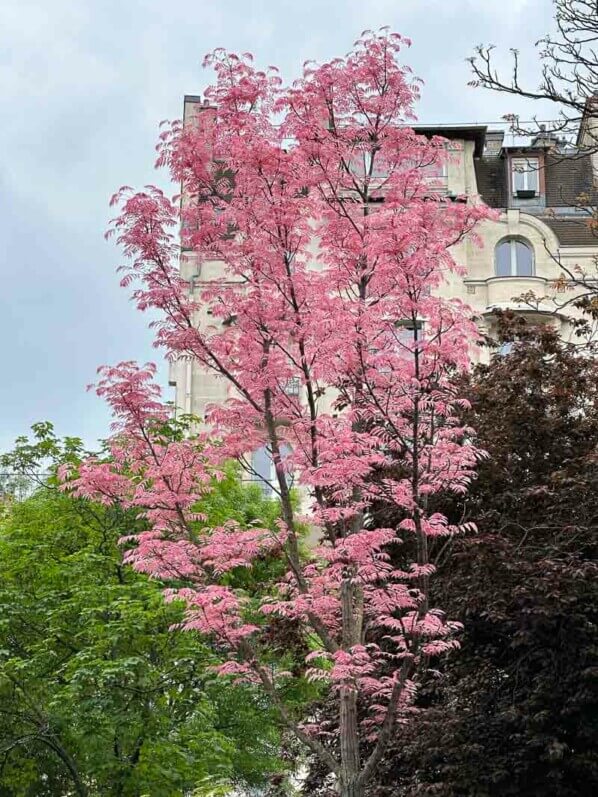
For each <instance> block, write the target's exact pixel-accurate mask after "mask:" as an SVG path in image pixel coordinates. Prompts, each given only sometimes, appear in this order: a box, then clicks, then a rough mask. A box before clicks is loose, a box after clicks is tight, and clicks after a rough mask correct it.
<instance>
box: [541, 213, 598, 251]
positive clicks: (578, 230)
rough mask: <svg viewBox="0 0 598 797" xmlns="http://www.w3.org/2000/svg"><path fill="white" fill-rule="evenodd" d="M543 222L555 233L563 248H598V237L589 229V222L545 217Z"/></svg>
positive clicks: (581, 219)
mask: <svg viewBox="0 0 598 797" xmlns="http://www.w3.org/2000/svg"><path fill="white" fill-rule="evenodd" d="M541 221H542V222H543V223H544V224H546V226H547V227H550V229H551V230H552V231H553V232H554V234H555V235H556V237H557V238H558V239H559V243H560V244H561V246H597V247H598V236H596V235H595V234H594V233H593V232H592V230H591V229H590V228H589V226H588V223H587V220H586V219H584V218H580V219H559V218H555V217H551V216H543V217H542V218H541Z"/></svg>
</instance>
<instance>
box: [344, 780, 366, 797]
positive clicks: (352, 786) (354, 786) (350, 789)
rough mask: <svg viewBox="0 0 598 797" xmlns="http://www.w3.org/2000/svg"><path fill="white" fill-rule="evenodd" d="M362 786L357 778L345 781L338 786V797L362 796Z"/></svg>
mask: <svg viewBox="0 0 598 797" xmlns="http://www.w3.org/2000/svg"><path fill="white" fill-rule="evenodd" d="M364 793H365V792H364V790H363V787H362V786H361V785H360V784H359V783H358V782H357V779H356V778H355V779H353V780H351V781H346V782H344V783H341V784H340V786H339V795H340V797H363V795H364Z"/></svg>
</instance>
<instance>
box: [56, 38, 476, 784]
mask: <svg viewBox="0 0 598 797" xmlns="http://www.w3.org/2000/svg"><path fill="white" fill-rule="evenodd" d="M407 44H408V41H407V40H405V39H402V38H401V37H400V36H398V35H396V34H390V33H387V32H385V31H382V32H381V33H377V34H374V33H366V34H364V35H363V36H362V38H361V39H360V40H359V41H358V42H357V44H356V46H355V49H354V50H353V52H352V53H350V54H349V55H348V56H346V57H345V58H338V59H335V60H333V61H331V62H329V63H325V64H322V65H314V64H307V65H306V66H305V69H304V73H303V77H302V79H301V80H299V81H297V82H296V83H295V84H294V85H293V86H292V87H291V88H285V87H284V86H282V84H281V81H280V79H279V77H278V75H277V72H276V71H275V70H274V69H273V68H269V69H268V70H266V71H260V70H258V69H256V68H255V67H254V65H253V61H252V58H251V57H250V56H249V55H247V54H245V55H243V56H236V55H234V54H230V53H227V52H225V51H223V50H217V51H215V52H214V53H213V54H212V55H210V56H208V57H207V59H206V64H207V65H208V66H211V67H212V68H213V69H214V71H215V74H216V80H215V84H214V85H213V86H212V87H211V88H210V89H209V90H208V91H207V92H206V97H207V99H208V100H209V106H204V107H203V108H202V109H201V110H200V111H199V114H198V117H197V120H196V122H195V123H192V124H186V125H184V126H183V124H182V123H180V122H176V123H174V124H172V125H170V126H169V127H167V128H165V129H164V131H163V132H162V134H161V137H160V143H159V145H158V164H159V165H160V166H164V167H166V168H168V169H169V171H170V174H171V177H172V179H173V181H174V182H175V183H177V184H180V185H181V192H182V203H181V209H180V211H179V209H178V205H177V204H176V203H175V202H170V201H169V200H168V199H167V198H166V197H165V196H164V195H163V194H162V193H161V192H160V191H159V190H158V189H155V188H147V189H146V190H145V191H144V192H143V193H134V192H132V191H131V190H130V189H128V188H125V189H121V191H120V192H119V194H117V195H116V197H115V200H114V202H115V204H116V205H117V206H118V208H119V211H118V216H117V217H116V219H115V220H114V222H113V224H112V228H111V231H112V232H114V233H115V235H116V238H117V241H118V243H119V244H120V246H121V247H122V248H123V250H124V253H125V255H126V256H127V258H128V264H127V265H126V267H125V268H124V275H125V276H124V278H123V284H125V285H129V284H132V285H133V286H134V287H133V298H134V299H135V301H136V303H137V305H138V307H139V309H141V310H145V309H147V308H152V309H154V310H157V311H159V312H160V320H159V321H157V322H155V323H154V326H155V328H156V344H157V345H158V346H161V347H163V349H164V350H165V351H166V354H167V356H168V357H169V358H170V359H177V358H180V357H182V358H192V359H193V360H194V361H195V362H197V363H199V364H200V366H201V367H202V368H203V369H205V370H206V371H207V372H210V373H212V374H215V375H216V376H217V377H218V378H220V379H222V380H224V381H225V382H226V383H227V385H228V387H229V396H230V398H229V400H228V401H227V402H226V403H224V404H223V405H219V406H214V407H212V408H210V409H209V411H208V416H207V419H206V420H207V422H208V424H209V428H210V430H211V435H212V439H211V438H210V437H209V436H208V435H207V434H205V433H201V434H200V433H197V434H194V435H193V436H191V437H189V438H186V439H182V440H176V439H168V438H167V437H166V436H165V435H164V434H163V433H162V432H161V425H163V424H165V423H166V422H167V420H168V410H167V408H166V407H165V406H164V405H163V404H162V403H161V402H160V398H159V392H158V391H157V389H156V388H155V387H154V386H153V384H152V381H151V380H152V377H153V371H152V369H151V367H149V366H146V367H145V368H141V369H137V368H136V367H135V366H134V364H132V363H123V364H121V365H119V366H116V367H115V368H107V369H102V370H101V372H100V373H101V380H100V382H99V385H98V387H97V390H98V393H99V394H100V395H102V396H103V397H104V398H106V399H107V400H108V402H109V403H110V405H111V407H112V409H113V412H114V414H115V426H114V436H113V438H112V439H111V441H110V452H109V453H110V459H109V460H107V461H98V460H93V461H90V462H87V463H85V464H84V465H83V466H82V467H81V469H80V471H79V473H78V474H73V475H72V480H71V481H70V482H69V484H70V486H71V488H72V489H74V490H75V492H76V493H77V494H78V495H80V496H83V497H87V498H97V499H99V500H102V501H108V500H115V501H120V502H122V503H123V505H124V506H126V507H134V508H136V509H137V510H138V513H139V516H140V517H141V518H143V519H144V521H145V524H146V530H144V531H141V532H138V533H136V534H133V535H132V539H134V541H135V546H134V547H132V548H130V549H129V550H128V552H127V558H128V560H129V561H130V562H131V563H132V564H133V565H134V566H135V567H136V568H138V569H140V570H143V571H145V572H148V573H150V574H152V575H154V576H156V577H158V578H161V579H165V580H169V579H177V580H183V581H184V583H185V584H186V586H184V587H182V588H179V589H178V590H177V591H175V592H174V593H171V594H173V595H176V596H177V597H179V598H181V599H183V600H184V601H185V602H186V604H187V607H188V614H187V619H186V621H185V627H186V628H188V629H194V630H198V631H200V632H201V633H204V634H208V635H210V636H211V637H213V638H214V639H216V640H217V642H218V644H219V646H220V649H221V650H225V651H226V652H227V660H226V661H225V663H224V664H223V666H222V668H221V670H220V671H221V672H222V673H229V674H234V675H247V674H248V673H250V672H251V673H253V675H254V677H256V678H258V679H259V680H260V682H261V683H262V684H263V685H264V686H265V688H266V689H267V691H268V692H269V694H270V695H271V696H272V697H273V699H276V680H275V677H274V676H273V675H272V674H271V672H270V670H269V669H268V668H265V667H264V666H263V665H262V664H260V651H261V646H262V644H263V643H262V632H263V631H264V630H267V628H268V623H269V618H270V617H271V616H272V615H276V614H278V615H281V616H283V617H287V618H293V619H294V620H296V621H297V622H299V623H300V624H302V625H303V626H304V627H305V630H306V631H307V632H308V634H309V636H310V638H311V639H312V640H313V641H314V645H315V646H316V648H317V649H316V650H315V651H314V652H313V653H312V654H310V656H308V659H310V662H308V663H309V664H310V673H311V676H312V677H315V678H320V679H325V680H327V681H330V682H331V683H332V685H333V688H334V689H335V690H337V691H338V693H339V696H340V698H339V699H341V700H344V701H345V702H344V703H343V705H345V706H347V705H350V706H352V708H351V711H354V712H356V711H357V706H358V705H359V704H360V703H361V704H362V705H363V706H364V707H365V708H367V712H366V713H367V719H366V721H365V724H364V726H363V729H362V732H363V734H365V735H367V736H368V737H371V736H372V734H374V735H375V734H376V733H378V734H379V747H381V746H383V744H384V741H385V739H386V740H387V739H388V736H389V734H390V733H391V732H392V728H393V726H394V723H395V722H397V721H401V719H402V718H404V717H405V716H407V715H408V713H409V712H410V711H411V708H410V707H411V706H412V703H413V696H414V693H415V689H416V683H417V678H418V672H419V671H420V668H421V666H424V665H425V664H426V661H427V659H428V658H429V657H430V656H433V655H437V654H439V653H443V652H445V651H446V650H449V649H451V648H452V647H454V646H455V645H456V644H457V643H456V640H455V633H456V631H457V630H458V627H457V625H456V624H455V623H451V622H447V621H446V620H445V618H444V615H443V614H442V612H440V611H437V610H434V609H432V608H431V607H429V605H428V603H429V580H430V578H431V577H432V576H433V573H434V567H433V566H432V564H431V563H430V561H429V555H428V547H429V545H432V544H433V543H434V541H435V540H436V539H437V538H439V537H440V538H442V537H446V536H448V535H451V534H454V533H457V532H460V531H465V530H467V529H459V528H455V527H452V526H451V525H450V524H449V523H448V521H447V518H446V517H444V516H443V515H441V514H439V513H437V512H434V513H430V512H429V511H428V502H429V499H430V497H431V496H434V495H436V494H440V493H444V492H446V491H453V492H456V493H460V492H463V491H465V490H466V489H467V485H468V483H469V481H470V479H471V477H472V473H473V470H474V468H475V466H476V462H477V461H478V459H479V458H480V456H482V454H481V452H479V451H477V450H476V449H475V448H474V447H473V446H471V445H468V444H467V437H468V434H469V431H470V430H468V429H466V428H464V427H463V426H462V425H461V421H460V419H459V416H460V410H461V408H462V406H463V400H462V398H461V397H460V396H459V395H458V394H457V391H456V388H455V387H454V385H455V383H456V380H455V378H456V377H457V376H458V375H459V373H460V372H462V371H463V370H465V369H467V368H468V365H469V356H470V350H471V347H472V346H473V345H475V344H476V342H477V339H478V333H477V331H476V327H475V325H474V323H473V321H472V319H471V316H470V312H469V310H468V308H467V307H466V306H465V305H463V303H462V302H460V301H458V300H449V299H446V298H442V297H440V296H439V295H438V293H437V291H436V289H437V288H438V287H439V286H440V285H441V284H442V283H443V282H444V281H445V280H446V279H447V277H448V276H449V275H450V274H451V273H457V274H459V273H461V272H462V267H461V266H460V264H459V263H458V262H457V260H456V259H455V252H456V250H455V249H454V246H455V245H456V244H458V243H459V242H461V241H462V240H464V239H465V238H466V237H468V236H469V237H470V239H471V238H473V239H474V241H475V227H476V225H477V224H478V222H479V221H481V220H483V219H485V218H488V217H489V212H488V210H487V209H486V208H485V207H484V206H483V205H482V204H481V203H479V202H476V201H471V200H470V199H467V198H464V197H463V198H460V201H453V200H452V199H449V198H448V197H446V196H444V195H443V194H442V193H441V192H440V191H439V190H438V189H437V186H436V184H434V183H433V182H431V181H430V176H429V175H430V174H437V173H439V169H440V166H441V165H442V164H443V163H444V162H445V161H446V159H447V157H448V156H447V150H446V147H445V144H446V142H444V141H443V140H441V139H437V138H432V139H428V138H425V137H424V136H421V135H418V134H417V133H416V132H414V130H413V129H412V128H410V127H409V126H408V123H409V121H410V120H413V119H414V114H413V104H414V102H415V101H416V100H417V99H418V95H419V83H418V81H417V80H415V79H414V78H413V77H412V75H411V73H410V71H409V69H408V68H406V67H403V66H401V65H400V63H399V57H400V52H401V49H402V48H403V47H404V46H406V45H407ZM179 223H180V225H181V235H182V243H183V245H184V246H185V247H186V248H187V249H189V250H192V251H193V252H195V253H196V255H197V257H198V259H199V263H200V264H201V263H204V262H208V261H218V262H220V263H221V265H222V275H221V278H219V279H215V280H214V281H212V282H206V283H204V284H203V286H202V287H201V289H200V290H199V292H198V291H197V290H195V291H190V290H189V285H188V284H187V283H186V282H185V281H184V280H183V279H182V278H181V277H180V275H179V272H178V267H177V262H176V257H177V253H178V249H177V246H176V243H175V238H174V230H175V229H176V225H177V224H179ZM314 262H317V267H315V266H314ZM206 309H209V313H207V314H206V313H205V312H203V311H205V310H206ZM200 310H202V313H199V311H200ZM201 318H205V319H207V321H206V322H202V321H201V320H200V319H201ZM223 322H225V323H223ZM290 380H294V383H295V384H297V385H298V386H299V390H298V391H297V390H294V391H290V390H289V389H288V385H289V384H290ZM215 439H217V445H216V444H215V442H214V440H215ZM262 445H265V446H268V450H269V451H270V452H271V456H272V460H273V465H274V471H275V478H274V480H273V487H274V489H275V491H276V493H277V494H278V496H279V498H280V504H281V517H282V520H281V523H280V526H279V528H278V529H277V530H275V531H272V530H269V529H256V528H242V527H241V526H240V525H238V524H236V523H234V522H230V523H226V524H225V525H224V526H223V527H221V528H205V527H204V526H203V525H202V520H201V518H200V517H199V518H198V516H197V515H196V514H195V511H194V510H195V509H196V504H197V503H198V502H199V501H200V500H201V498H202V496H203V495H205V493H206V491H207V490H209V489H210V483H211V479H212V478H213V477H214V476H215V474H217V472H218V468H219V466H220V464H221V462H222V461H223V459H225V458H227V457H232V458H234V459H237V460H238V461H240V462H242V463H244V462H246V455H247V454H248V452H250V451H251V450H253V449H255V448H257V447H259V446H262ZM397 464H398V465H400V467H396V466H397ZM291 471H292V472H293V474H294V476H295V480H296V483H297V484H299V486H300V488H301V490H302V491H303V494H304V496H305V498H304V503H306V504H308V508H307V518H308V522H309V523H310V524H311V525H312V526H315V527H317V528H319V529H320V536H321V541H320V544H319V545H318V546H317V547H315V548H313V549H312V550H311V551H310V553H309V555H302V554H300V552H299V551H300V546H299V537H300V534H301V526H302V523H303V522H304V518H303V517H301V518H299V517H298V516H297V512H296V509H295V507H294V503H293V501H292V500H291V498H290V495H289V487H288V474H289V472H291ZM373 502H377V503H378V504H382V505H384V504H388V505H390V506H391V507H394V508H395V509H396V511H397V512H398V513H400V514H402V516H403V517H404V520H403V521H402V522H401V523H400V524H399V528H376V527H372V523H371V513H370V509H371V507H372V503H373ZM302 511H305V507H304V508H302ZM399 535H402V536H403V537H406V536H414V537H415V538H416V540H417V543H418V544H417V549H418V555H417V560H416V561H414V562H412V563H411V564H409V565H407V566H406V567H404V568H403V569H396V568H395V567H394V566H393V565H392V561H391V556H390V554H391V553H392V551H393V550H394V549H397V548H398V546H400V544H401V540H400V538H399ZM264 555H268V556H279V557H281V558H282V559H283V561H285V562H286V563H287V565H288V574H287V576H286V577H285V579H284V580H283V582H282V583H281V584H280V585H278V588H277V590H276V593H275V594H273V595H271V596H269V597H268V598H267V599H265V600H263V602H262V606H261V612H259V617H258V618H257V619H256V617H255V616H253V619H252V620H249V619H248V615H247V611H248V608H247V605H246V599H245V597H244V595H243V594H242V593H241V592H240V591H237V590H235V589H234V588H233V587H230V586H227V585H226V584H225V581H224V580H223V576H224V575H226V574H227V573H228V572H229V571H231V570H234V569H236V568H238V567H244V568H245V567H251V565H252V563H253V562H255V560H256V559H257V558H259V557H262V556H264ZM372 630H376V632H377V634H378V637H379V636H380V631H381V630H382V631H383V632H384V634H385V637H384V645H383V646H380V647H378V646H377V645H375V644H373V643H372V642H371V641H370V638H369V637H370V635H371V632H372ZM312 660H313V661H315V662H316V663H318V662H319V664H318V666H311V663H312ZM351 695H353V697H351ZM347 701H348V702H347ZM351 701H354V702H353V703H351ZM347 710H349V709H347ZM283 716H284V714H283ZM343 716H344V715H343ZM342 723H343V720H341V726H342ZM347 723H348V720H347ZM350 726H351V727H353V726H352V725H351V724H350V723H349V724H347V726H346V728H345V729H344V730H345V731H346V732H347V733H348V732H349V731H348V730H347V728H349V727H350ZM356 727H357V726H356ZM301 728H308V725H305V726H297V733H298V734H299V735H300V738H302V739H303V740H304V741H306V743H308V744H310V745H312V747H313V749H314V750H315V751H316V752H317V753H318V754H320V755H322V756H323V757H324V759H325V760H326V762H327V763H328V765H329V766H330V767H331V769H333V771H335V772H336V774H337V775H338V776H339V777H340V778H341V779H342V778H344V777H345V776H346V775H345V774H342V773H343V772H345V769H343V767H345V766H348V764H347V761H346V760H345V759H343V760H341V762H340V763H339V762H337V763H338V767H339V768H338V769H335V768H334V767H335V766H336V765H335V764H334V762H333V761H331V760H330V756H329V754H328V758H327V757H326V755H325V751H324V752H323V750H322V748H321V747H320V746H319V743H318V740H317V736H318V733H319V730H318V727H317V726H315V727H313V728H311V730H310V731H309V733H304V731H303V730H301ZM343 732H344V731H343V727H341V734H342V733H343ZM322 733H325V731H324V730H323V731H322ZM310 734H311V735H310ZM358 743H359V739H358V740H357V742H356V744H358ZM376 749H378V748H376ZM374 763H375V762H374V761H373V759H372V760H370V761H369V763H367V764H366V765H365V768H364V770H363V771H364V772H366V773H367V772H369V771H370V770H371V768H372V766H374ZM339 773H340V774H339ZM346 777H348V776H346ZM355 777H357V775H355ZM359 777H361V776H359ZM363 777H366V775H363Z"/></svg>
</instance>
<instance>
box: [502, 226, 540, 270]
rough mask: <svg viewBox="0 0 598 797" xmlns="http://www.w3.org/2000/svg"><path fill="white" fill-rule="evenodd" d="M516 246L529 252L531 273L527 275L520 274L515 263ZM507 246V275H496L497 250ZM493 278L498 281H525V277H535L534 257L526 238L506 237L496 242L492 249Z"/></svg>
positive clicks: (531, 247) (516, 262) (531, 245)
mask: <svg viewBox="0 0 598 797" xmlns="http://www.w3.org/2000/svg"><path fill="white" fill-rule="evenodd" d="M517 244H521V245H522V246H524V247H526V249H528V250H529V253H530V258H531V271H530V273H529V274H520V273H519V268H518V261H517ZM503 245H507V246H508V247H509V265H510V272H509V274H499V273H498V250H499V248H500V247H501V246H503ZM494 276H495V277H499V278H500V279H513V278H516V279H525V278H526V277H535V276H536V256H535V251H534V247H533V244H532V243H531V241H528V240H527V238H522V237H520V236H517V235H507V236H505V237H504V238H501V239H500V240H499V241H497V242H496V245H495V247H494Z"/></svg>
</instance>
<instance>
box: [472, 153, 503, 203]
mask: <svg viewBox="0 0 598 797" xmlns="http://www.w3.org/2000/svg"><path fill="white" fill-rule="evenodd" d="M474 167H475V175H476V180H477V184H478V191H479V193H480V195H481V197H482V199H483V200H484V202H485V203H486V204H487V205H488V206H489V207H491V208H505V207H506V206H507V171H506V161H505V159H504V158H475V160H474Z"/></svg>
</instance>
